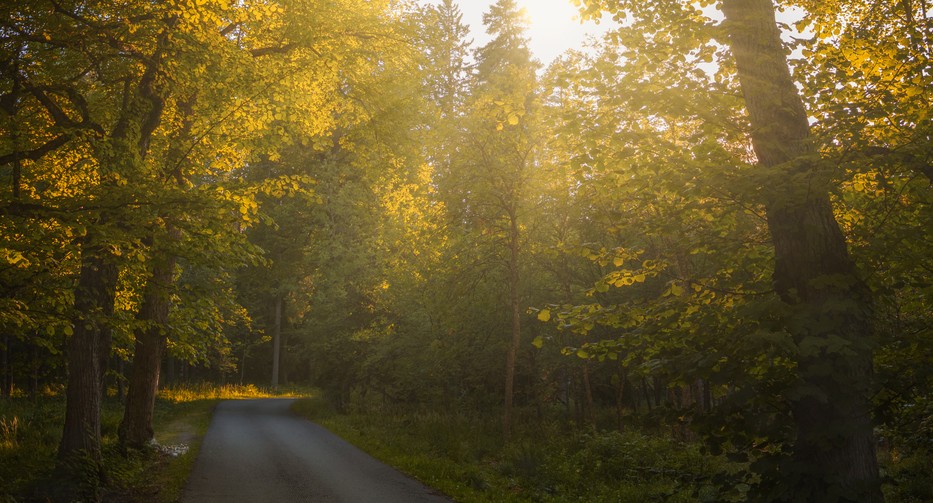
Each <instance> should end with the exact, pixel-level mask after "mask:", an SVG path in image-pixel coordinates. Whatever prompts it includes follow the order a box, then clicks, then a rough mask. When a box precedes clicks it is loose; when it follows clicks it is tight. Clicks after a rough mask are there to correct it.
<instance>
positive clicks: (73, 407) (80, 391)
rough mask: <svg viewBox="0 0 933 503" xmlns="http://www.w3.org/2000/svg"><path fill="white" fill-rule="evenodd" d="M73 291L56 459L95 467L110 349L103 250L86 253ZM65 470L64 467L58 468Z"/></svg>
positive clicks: (108, 277) (110, 271) (112, 276)
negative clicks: (61, 426)
mask: <svg viewBox="0 0 933 503" xmlns="http://www.w3.org/2000/svg"><path fill="white" fill-rule="evenodd" d="M82 255H83V256H82V264H81V272H80V275H79V277H78V285H77V287H76V288H75V304H74V306H75V315H76V317H75V326H74V334H73V335H72V336H71V339H70V340H69V341H68V355H67V361H68V387H67V389H66V391H65V398H66V402H65V426H64V430H63V432H62V441H61V444H60V445H59V448H58V457H59V460H60V461H62V462H67V461H68V460H69V459H70V458H71V457H72V456H74V455H76V454H79V453H81V454H82V455H83V456H86V457H87V458H88V459H90V460H92V461H93V462H95V463H99V461H100V406H101V400H102V393H101V381H102V379H103V373H104V371H105V369H106V363H107V360H106V359H107V357H108V356H109V354H110V345H111V326H110V323H111V318H112V317H113V308H114V296H115V291H116V284H117V276H118V272H119V271H118V268H117V265H116V263H115V261H114V258H113V257H112V256H111V254H110V253H109V252H108V251H106V250H105V249H103V248H98V247H86V248H85V249H84V251H83V254H82ZM62 466H65V465H62Z"/></svg>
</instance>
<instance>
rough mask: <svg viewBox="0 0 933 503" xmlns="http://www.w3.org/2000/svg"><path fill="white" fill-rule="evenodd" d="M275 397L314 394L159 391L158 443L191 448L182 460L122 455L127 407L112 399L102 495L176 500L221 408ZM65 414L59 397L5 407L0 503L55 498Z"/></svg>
mask: <svg viewBox="0 0 933 503" xmlns="http://www.w3.org/2000/svg"><path fill="white" fill-rule="evenodd" d="M272 396H279V397H281V396H290V397H299V396H309V391H308V390H303V389H285V390H282V391H280V392H278V393H273V392H271V391H269V390H263V389H260V388H256V387H255V386H220V387H218V386H211V385H197V386H183V387H174V388H170V389H165V390H162V391H160V392H159V398H158V399H157V400H156V408H155V411H154V418H153V427H154V430H155V438H156V441H157V442H158V443H159V444H160V445H161V446H164V447H168V446H176V447H177V446H181V445H184V446H186V447H187V452H185V453H184V454H182V455H179V456H172V455H169V454H166V453H164V452H162V451H159V450H153V451H151V452H143V453H136V452H132V453H129V454H128V455H126V456H124V455H123V454H121V453H120V452H119V450H118V448H117V445H116V444H117V427H118V426H119V423H120V419H121V418H122V415H123V405H122V404H121V403H120V402H119V401H117V400H116V399H115V398H113V397H109V398H108V399H106V400H105V402H104V405H103V408H102V410H101V421H102V426H101V433H102V442H103V445H102V450H103V462H104V470H105V474H106V484H105V486H104V487H102V488H100V490H101V491H102V493H103V495H104V499H105V500H106V501H112V502H122V501H127V502H129V501H132V502H141V503H169V502H174V501H178V499H179V497H180V496H181V491H182V489H183V488H184V484H185V482H186V481H187V479H188V474H189V473H190V471H191V467H192V465H193V464H194V460H195V459H196V457H197V453H198V449H199V448H200V444H201V438H202V437H203V436H204V433H205V432H206V431H207V427H208V425H209V424H210V419H211V413H212V412H213V408H214V406H215V405H216V404H217V402H218V401H220V400H225V399H243V398H262V397H272ZM64 410H65V401H64V399H63V397H61V396H55V395H48V396H42V397H37V398H34V399H33V398H23V397H21V398H13V399H8V400H0V501H2V502H16V501H34V500H39V501H45V500H46V499H47V497H48V496H49V495H50V494H53V493H55V492H56V489H57V488H58V487H59V486H60V482H58V481H57V479H56V478H55V477H54V475H53V470H54V467H55V461H56V460H55V455H56V449H57V446H58V442H59V440H60V437H61V431H62V424H63V423H64ZM91 490H93V488H91ZM59 498H61V496H60V495H59Z"/></svg>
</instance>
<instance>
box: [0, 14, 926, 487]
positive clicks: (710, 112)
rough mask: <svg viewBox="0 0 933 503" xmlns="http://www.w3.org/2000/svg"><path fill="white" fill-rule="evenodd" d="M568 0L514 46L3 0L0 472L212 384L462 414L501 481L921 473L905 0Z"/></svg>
mask: <svg viewBox="0 0 933 503" xmlns="http://www.w3.org/2000/svg"><path fill="white" fill-rule="evenodd" d="M568 2H570V3H573V4H574V5H575V6H576V8H577V9H578V10H579V13H580V14H579V15H580V18H581V21H580V22H588V23H594V22H600V20H601V22H603V23H610V22H611V23H612V28H611V29H609V30H607V31H606V33H605V35H603V36H601V37H599V38H594V39H592V40H591V41H590V42H588V43H587V44H585V46H581V47H579V48H577V49H573V50H569V51H567V52H565V53H564V54H562V55H561V56H560V57H558V58H557V59H555V60H554V61H553V62H551V63H550V64H548V65H544V64H543V63H541V62H540V61H539V60H538V59H536V57H535V55H534V54H533V53H532V52H531V50H530V49H529V45H528V43H529V39H528V37H527V35H526V29H527V26H528V25H527V22H528V20H527V17H526V16H525V14H524V11H523V9H522V5H521V2H519V1H517V0H498V1H497V2H495V3H494V4H493V5H491V7H490V8H489V10H488V11H487V12H486V13H485V14H484V16H483V25H484V26H483V27H482V28H484V29H485V31H486V33H487V34H488V41H484V42H483V43H475V42H474V40H473V37H472V36H471V34H470V30H469V27H468V26H467V25H466V24H465V23H464V21H463V15H462V12H461V9H460V7H459V6H458V5H457V3H456V1H454V0H439V1H437V2H433V3H426V2H416V1H414V0H237V1H231V0H167V1H164V2H151V1H141V0H120V1H116V0H8V1H4V2H2V5H0V131H2V138H0V395H2V398H0V441H2V444H0V465H5V466H6V468H0V499H3V500H4V501H20V500H29V496H28V495H27V494H28V493H25V492H23V491H28V489H23V487H20V486H16V485H14V484H12V480H13V479H12V478H7V480H6V481H4V480H3V479H4V478H5V477H12V475H10V474H11V473H12V472H11V471H9V470H11V469H12V468H13V467H14V465H15V466H20V467H23V466H29V467H30V468H29V469H30V470H34V471H36V472H42V473H55V474H67V475H68V476H70V477H72V478H73V479H74V480H78V481H79V483H77V486H75V487H78V486H80V488H83V489H80V490H81V491H85V493H83V494H85V495H84V496H82V498H88V496H87V494H91V496H90V497H89V498H90V499H99V498H101V497H103V496H102V495H103V494H105V493H104V492H101V491H102V489H100V488H101V487H106V485H107V483H108V477H107V476H103V475H102V473H103V472H104V471H105V470H104V469H103V468H102V467H104V466H108V465H110V464H113V463H114V461H113V459H122V458H121V456H133V454H128V453H132V452H134V451H145V449H146V447H147V446H148V445H150V441H152V440H153V436H154V429H153V428H154V427H153V420H154V419H153V418H154V417H155V416H158V414H159V412H158V410H159V405H158V404H159V403H161V402H159V398H158V397H159V396H160V394H161V393H162V392H163V391H164V390H165V389H168V388H171V387H173V386H180V385H193V383H197V384H198V385H201V384H204V383H213V384H216V385H218V386H221V385H232V384H236V385H250V384H252V385H257V386H262V387H266V388H268V389H270V390H275V389H277V388H279V387H285V386H288V385H300V386H306V387H308V388H309V389H311V388H313V389H315V390H318V391H317V392H319V393H320V395H321V397H322V400H323V401H325V402H326V404H327V405H326V406H327V407H328V408H329V409H330V410H332V411H333V412H332V414H333V415H334V416H337V417H356V418H366V417H368V418H370V420H372V419H373V418H380V417H381V418H396V419H398V420H399V421H400V422H399V424H405V425H407V426H406V428H409V429H411V430H416V429H417V428H418V424H417V423H418V421H419V418H421V419H424V418H437V417H440V416H444V417H446V418H447V420H448V421H450V423H449V424H458V425H461V426H462V427H463V428H464V430H466V429H469V428H470V427H472V426H475V425H478V424H484V425H490V426H489V427H486V428H482V432H481V433H476V436H477V438H479V437H482V438H484V439H485V442H486V445H488V447H487V448H485V450H482V452H478V453H473V454H470V455H466V454H463V455H462V456H461V457H462V458H466V457H471V456H472V457H473V458H475V459H478V460H481V461H482V460H484V459H487V458H488V457H489V456H492V457H493V458H496V459H499V458H497V456H500V457H501V456H505V455H504V454H502V453H501V452H499V451H496V449H509V448H512V449H513V450H512V451H510V452H518V455H517V457H516V458H515V459H517V460H518V461H516V462H514V463H512V464H511V465H510V466H511V467H512V468H511V472H509V473H508V474H506V475H509V476H513V474H515V473H517V474H518V475H514V476H515V477H518V476H519V475H521V473H522V472H523V470H524V471H525V472H528V473H530V474H531V475H530V476H532V478H533V479H534V480H536V481H537V482H535V483H536V484H538V485H537V486H534V484H532V483H531V482H527V483H522V484H519V483H515V482H512V486H511V487H512V493H513V494H512V496H514V497H515V498H517V499H515V501H565V500H561V499H559V498H560V497H565V496H561V494H560V493H561V491H563V490H567V491H570V489H566V488H565V485H566V486H567V487H570V486H574V487H577V486H580V487H579V488H578V489H574V490H579V491H586V490H590V489H592V488H593V487H595V486H597V485H599V486H600V487H603V488H604V489H605V490H606V491H609V492H605V493H598V492H594V493H586V492H580V493H572V494H589V496H577V497H576V498H578V499H576V500H577V501H583V500H590V501H640V502H641V501H812V502H817V501H833V502H834V501H853V502H854V501H858V502H880V501H885V500H887V501H931V500H933V489H931V488H933V475H931V474H933V396H931V394H930V390H931V389H933V329H931V327H933V274H931V273H933V253H931V250H933V207H931V203H933V137H931V135H933V117H931V110H933V63H931V55H933V11H931V10H928V9H929V7H928V3H927V0H655V1H652V2H644V1H640V0H573V1H572V2H571V0H568ZM788 19H793V21H787V20H788ZM474 28H477V27H474ZM46 402H50V403H54V404H57V405H54V407H58V408H57V409H55V410H56V411H57V412H56V413H55V415H54V418H55V419H54V421H55V424H54V425H53V427H52V428H51V430H52V431H51V432H50V433H46V434H45V436H44V437H43V442H44V444H43V445H45V446H46V448H47V449H46V450H47V455H46V457H45V458H42V460H41V462H40V463H39V465H41V466H39V467H35V466H33V465H30V464H28V463H27V464H23V463H21V462H20V461H17V460H18V459H25V458H21V457H18V456H27V454H26V453H25V451H26V450H28V449H24V448H21V447H18V445H19V441H18V439H17V434H18V433H17V431H18V430H19V434H25V433H23V431H24V430H28V428H29V424H30V423H29V421H27V420H26V419H24V418H27V417H33V418H34V419H33V422H34V423H35V424H38V423H39V422H40V420H39V419H38V417H39V416H40V415H42V414H45V413H41V414H40V413H35V412H34V413H32V415H31V416H30V413H29V411H30V410H33V411H35V410H45V409H40V408H39V407H40V406H41V407H44V405H41V404H43V403H46ZM102 411H105V412H102ZM106 411H110V412H106ZM110 415H114V417H115V419H113V425H111V423H109V422H107V421H108V419H107V417H109V416H110ZM117 424H118V426H116V425H117ZM17 425H19V426H17ZM471 431H472V430H471ZM534 432H539V433H538V436H539V437H544V438H538V439H537V440H535V436H534V435H535V433H534ZM540 432H544V433H545V435H541V433H540ZM635 434H637V435H639V436H638V437H637V439H640V440H632V439H633V438H636V437H631V436H624V435H635ZM111 437H112V438H111ZM529 439H531V440H529ZM620 439H627V440H625V441H624V442H623V441H622V440H620ZM463 442H467V440H463ZM536 442H540V445H536ZM551 442H553V443H551ZM560 442H563V443H560ZM651 442H673V443H671V444H664V445H668V446H681V447H677V448H676V449H674V447H666V448H671V449H674V450H675V451H676V450H678V449H681V448H682V449H683V450H684V452H686V451H689V452H691V453H692V454H690V456H694V458H690V459H692V460H694V461H690V462H687V461H683V459H682V460H681V461H682V464H683V465H684V466H682V467H681V468H678V470H680V471H678V472H677V473H678V474H677V475H671V476H670V477H672V478H671V479H670V480H672V481H673V482H671V483H672V484H674V485H675V486H676V487H678V488H682V489H683V490H684V491H686V492H684V493H683V494H680V495H679V496H677V498H682V499H677V498H675V497H674V496H672V494H673V493H669V492H668V493H664V492H661V493H655V494H653V495H649V496H646V495H645V494H647V493H645V494H641V495H639V496H634V497H632V499H625V498H622V497H621V496H619V495H618V493H613V492H611V491H612V490H613V489H612V488H613V487H618V486H619V485H620V484H623V482H624V481H625V480H629V481H631V480H635V479H629V478H630V477H633V476H636V475H633V473H636V472H638V474H639V475H637V477H649V475H647V474H646V473H648V472H650V473H651V474H653V475H650V476H652V477H654V476H658V477H660V476H667V475H665V473H668V472H667V471H665V470H667V468H663V467H661V468H657V469H656V470H655V468H651V470H655V471H651V470H649V469H647V468H646V469H644V470H641V469H634V468H633V469H630V468H626V466H628V465H624V464H622V463H621V461H618V460H619V459H621V458H620V457H619V456H620V454H619V453H620V452H641V453H642V455H643V456H645V457H648V456H650V455H651V452H652V449H654V448H652V447H650V446H651V445H655V444H652V443H651ZM453 443H454V444H456V445H454V446H453V447H451V449H454V450H456V449H457V448H458V447H457V445H461V444H457V443H456V442H453ZM111 444H112V445H111ZM463 445H465V444H463ZM557 445H559V446H561V447H560V450H559V452H558V448H557V447H554V448H553V449H551V452H545V451H547V450H548V446H557ZM113 446H118V447H117V448H113ZM434 448H435V449H438V448H437V447H436V446H435V447H434ZM448 450H449V449H448ZM539 450H540V451H542V452H538V451H539ZM42 452H46V451H42ZM445 452H446V451H445ZM502 452H505V451H502ZM497 453H498V454H497ZM581 453H583V454H581ZM584 454H585V456H584ZM672 455H674V454H672ZM548 456H563V458H564V459H576V460H578V461H579V465H578V466H577V467H576V468H575V470H576V472H575V473H576V475H574V476H572V477H571V476H567V477H566V478H567V480H568V482H566V484H565V485H561V484H558V483H557V482H554V481H553V480H552V481H541V480H540V479H542V478H544V477H545V475H541V474H542V473H544V474H547V473H551V472H548V471H547V470H544V469H543V468H542V466H544V464H542V462H541V461H540V459H543V458H547V457H548ZM586 456H589V457H586ZM674 456H676V455H674ZM684 456H686V454H685V455H684ZM112 458H113V459H112ZM471 459H472V458H471ZM547 459H550V458H547ZM684 459H686V458H684ZM499 460H500V461H501V459H499ZM581 460H582V461H581ZM696 460H702V461H696ZM464 462H465V461H464ZM634 462H636V463H637V462H638V459H635V460H634ZM523 463H524V464H523ZM568 463H569V461H568ZM691 463H694V464H699V465H703V466H704V467H706V468H704V470H706V471H705V472H703V473H700V472H690V470H691V469H694V468H691V467H690V466H689V465H691ZM486 464H487V465H489V464H490V463H489V462H486ZM496 466H501V464H499V465H496ZM522 467H525V468H522ZM695 469H697V470H699V468H695ZM639 470H641V471H639ZM500 471H501V470H500ZM566 471H568V472H570V471H572V470H570V469H569V468H568V469H567V470H566ZM554 473H556V471H555V472H554ZM671 473H673V472H671ZM659 474H660V475H659ZM56 476H57V475H56ZM63 476H64V475H63ZM463 477H466V479H464V480H467V482H465V483H466V485H468V486H471V487H472V488H473V489H472V490H475V491H477V492H479V493H482V492H483V491H485V492H486V493H487V495H486V496H485V497H486V498H487V499H485V500H484V499H476V501H487V500H488V501H503V500H502V499H499V498H500V497H501V496H502V493H498V495H497V493H496V490H493V489H489V487H488V484H489V482H488V481H486V480H485V479H483V477H482V476H479V475H476V474H473V475H469V474H467V475H461V478H463ZM535 477H537V478H535ZM556 477H557V475H554V478H555V480H556ZM574 477H576V479H574ZM111 478H112V477H111ZM89 479H93V483H92V484H91V485H92V486H93V487H92V490H91V493H87V492H86V489H87V488H86V487H85V486H86V485H87V483H88V480H89ZM523 480H524V479H523ZM639 480H640V481H644V480H646V479H644V478H639V479H637V480H636V482H637V481H639ZM7 482H9V483H10V484H11V485H9V486H7V485H6V483H7ZM82 484H84V485H82ZM635 485H638V484H635ZM519 486H522V487H519ZM531 486H534V487H532V488H531V489H529V487H531ZM583 486H588V487H583ZM69 490H70V489H69ZM74 490H75V491H79V489H74ZM526 490H527V491H526ZM600 490H602V489H600ZM677 490H681V489H677ZM522 491H525V492H522ZM67 494H78V493H66V495H65V496H61V495H59V496H57V497H58V498H60V499H62V500H66V501H67V500H68V498H70V497H75V498H77V497H76V496H68V495H67ZM567 494H571V493H567ZM521 498H525V499H521ZM566 498H568V499H566V501H573V500H574V499H573V498H571V497H569V496H566ZM43 501H44V500H43Z"/></svg>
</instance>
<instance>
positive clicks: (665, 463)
mask: <svg viewBox="0 0 933 503" xmlns="http://www.w3.org/2000/svg"><path fill="white" fill-rule="evenodd" d="M294 409H295V410H296V411H298V412H299V413H301V414H303V415H306V416H307V417H309V418H311V419H313V420H315V421H319V422H321V423H322V424H323V425H325V426H326V427H327V428H329V429H331V430H332V431H334V432H335V433H337V434H339V435H341V436H343V437H344V438H347V439H349V440H350V441H351V442H354V443H355V444H357V445H358V446H360V447H361V448H363V449H364V450H366V451H368V452H370V453H372V454H373V455H375V456H376V457H378V458H380V459H382V460H383V461H385V462H388V463H390V464H393V465H394V466H397V467H399V468H400V469H402V470H404V471H406V472H407V473H409V474H410V475H412V476H414V477H416V478H418V479H419V480H421V481H423V482H425V483H427V484H429V485H431V486H432V487H435V488H437V489H439V490H441V491H442V492H445V493H446V494H448V495H450V496H451V497H453V498H454V499H456V500H457V501H463V502H469V501H516V502H518V501H554V502H558V501H581V500H585V501H632V502H634V501H695V500H696V494H700V493H702V494H708V495H713V494H715V493H713V492H711V491H713V489H712V488H710V487H706V486H705V485H704V481H706V480H708V479H709V478H710V477H712V476H713V475H714V474H716V473H717V472H719V471H721V470H724V469H726V467H727V466H728V463H727V462H725V461H724V460H723V459H720V458H716V457H712V456H708V455H703V454H701V453H700V451H699V448H698V446H696V445H684V444H681V443H678V442H675V441H672V440H670V439H666V438H663V437H655V436H649V435H645V434H641V433H635V432H627V433H624V434H620V433H616V432H609V433H603V434H594V433H585V432H568V431H566V430H564V429H562V427H560V426H559V425H558V423H553V422H549V423H544V424H536V425H534V427H523V428H517V429H516V432H515V438H514V442H513V443H511V444H509V445H503V444H502V443H501V442H498V441H497V437H498V430H499V425H498V421H497V419H496V418H495V417H494V416H493V417H490V416H489V415H486V416H483V415H478V416H464V415H457V414H450V413H439V412H434V411H425V412H397V413H390V414H385V413H381V414H378V417H379V420H375V417H376V416H377V415H374V414H372V411H365V412H363V413H354V414H349V415H338V414H334V413H333V412H328V411H327V410H326V406H325V405H323V404H322V403H321V402H320V401H317V402H315V401H314V400H305V401H299V402H297V403H296V404H295V406H294ZM713 500H717V501H723V500H724V499H722V498H713V497H711V498H708V499H707V501H713Z"/></svg>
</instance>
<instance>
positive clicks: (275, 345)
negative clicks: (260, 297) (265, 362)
mask: <svg viewBox="0 0 933 503" xmlns="http://www.w3.org/2000/svg"><path fill="white" fill-rule="evenodd" d="M273 310H274V311H275V313H274V316H275V324H274V325H273V327H272V389H273V390H274V389H277V388H278V387H279V360H280V358H281V348H282V294H276V296H275V305H274V306H273Z"/></svg>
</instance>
